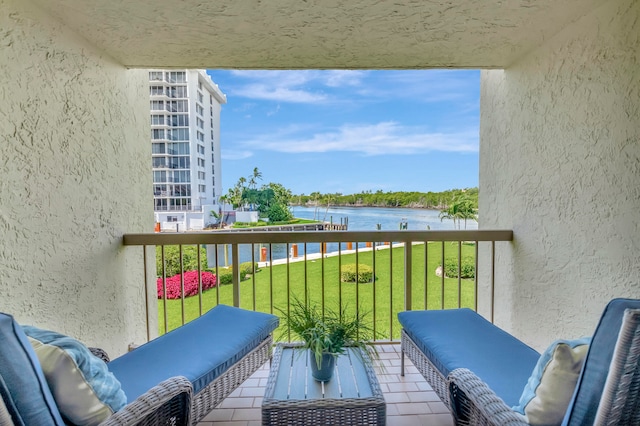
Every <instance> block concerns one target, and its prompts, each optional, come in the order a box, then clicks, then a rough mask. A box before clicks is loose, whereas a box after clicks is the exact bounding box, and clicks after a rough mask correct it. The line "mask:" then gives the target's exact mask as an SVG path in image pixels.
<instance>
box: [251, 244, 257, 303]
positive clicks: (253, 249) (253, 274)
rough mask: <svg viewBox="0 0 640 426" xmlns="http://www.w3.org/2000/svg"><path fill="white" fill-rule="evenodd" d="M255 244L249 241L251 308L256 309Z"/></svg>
mask: <svg viewBox="0 0 640 426" xmlns="http://www.w3.org/2000/svg"><path fill="white" fill-rule="evenodd" d="M255 250H256V245H255V243H251V281H252V285H253V310H254V311H255V310H256V254H255Z"/></svg>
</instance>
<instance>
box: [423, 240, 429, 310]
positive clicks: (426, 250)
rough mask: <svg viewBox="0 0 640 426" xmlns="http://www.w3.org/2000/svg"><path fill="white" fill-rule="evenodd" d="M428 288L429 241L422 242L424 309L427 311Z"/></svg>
mask: <svg viewBox="0 0 640 426" xmlns="http://www.w3.org/2000/svg"><path fill="white" fill-rule="evenodd" d="M428 288H429V241H425V242H424V309H425V310H426V309H427V300H428V295H429V294H428V291H429V290H428Z"/></svg>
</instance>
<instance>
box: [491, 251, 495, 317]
mask: <svg viewBox="0 0 640 426" xmlns="http://www.w3.org/2000/svg"><path fill="white" fill-rule="evenodd" d="M495 281H496V242H495V241H491V322H492V323H493V310H494V304H495V301H496V289H495Z"/></svg>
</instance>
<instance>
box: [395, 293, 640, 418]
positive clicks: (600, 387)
mask: <svg viewBox="0 0 640 426" xmlns="http://www.w3.org/2000/svg"><path fill="white" fill-rule="evenodd" d="M452 311H455V312H450V313H449V315H451V314H452V313H453V315H454V316H455V315H457V314H458V313H460V312H461V311H464V310H452ZM441 312H447V311H433V312H430V315H429V316H428V319H429V321H428V323H429V324H430V325H432V326H434V327H435V324H437V323H438V322H439V320H438V317H440V316H441V315H447V314H442V313H441ZM413 315H416V314H413ZM463 315H466V316H468V317H469V318H475V317H474V315H471V314H468V313H466V314H463ZM399 317H400V318H401V323H403V327H405V328H404V329H403V332H402V351H403V356H404V354H406V355H407V356H408V357H409V358H410V359H411V360H412V361H413V362H414V364H415V365H416V367H417V368H418V369H419V370H420V372H421V373H422V374H423V376H424V377H425V379H426V380H427V381H429V383H430V384H431V385H432V387H433V388H434V390H436V392H437V393H438V394H439V395H440V397H441V398H442V400H443V401H444V402H445V403H446V404H447V405H449V407H450V409H451V411H452V414H453V416H454V418H455V421H456V424H458V425H514V426H515V425H523V426H524V425H527V423H526V421H525V418H524V417H523V416H521V415H519V414H517V413H516V412H515V411H513V410H512V408H511V406H513V405H517V404H514V403H513V401H514V398H518V397H519V395H520V394H519V393H516V394H513V389H517V388H519V389H520V393H521V392H522V390H523V388H524V385H525V384H526V379H524V381H523V380H522V378H521V377H520V376H521V375H522V372H523V371H526V369H527V368H529V367H530V369H529V374H530V373H531V371H532V370H533V366H532V365H531V363H532V359H533V358H535V355H532V354H527V350H526V347H524V348H523V347H522V346H519V345H522V344H521V343H518V341H517V340H516V339H515V338H513V337H510V336H509V337H507V336H508V335H507V336H504V334H506V333H505V332H504V331H502V330H500V329H499V328H497V327H495V326H493V325H491V326H489V327H486V330H488V331H487V334H486V336H484V337H485V339H484V340H485V341H491V340H492V339H493V338H494V337H495V336H498V335H502V336H501V338H503V339H504V340H503V341H502V343H500V344H498V345H499V346H500V345H502V346H501V351H500V352H502V351H504V350H506V351H507V353H509V347H510V345H513V346H512V347H513V348H515V350H518V351H520V352H519V353H520V355H519V358H521V359H518V360H515V361H514V362H511V363H505V362H504V359H498V360H496V362H497V363H498V364H499V365H500V364H501V365H502V366H501V368H499V369H494V370H499V371H489V370H486V369H485V370H482V366H480V367H478V366H477V365H475V366H474V367H473V368H466V367H468V366H464V365H457V366H456V363H458V362H459V361H460V360H465V359H466V360H469V359H471V358H473V357H475V358H476V359H481V360H482V359H485V358H484V357H483V354H482V352H483V351H485V350H486V348H481V347H479V346H478V345H476V344H475V343H474V342H473V341H468V340H467V341H466V342H463V341H464V338H463V339H461V340H460V342H462V343H463V344H460V345H457V346H456V344H455V343H452V341H449V340H447V339H446V338H444V339H443V338H442V337H441V336H440V337H439V336H438V335H437V333H436V335H435V336H434V335H430V334H429V332H428V330H427V329H425V328H422V329H420V326H419V322H417V321H415V322H413V323H412V322H411V321H409V322H407V316H406V315H400V316H399ZM403 317H404V318H403ZM478 317H479V316H478ZM409 319H411V316H409ZM467 321H468V318H467ZM483 321H484V320H482V319H472V320H471V322H473V323H476V322H477V324H476V325H478V324H480V329H482V328H485V326H486V324H483ZM450 322H451V321H450V320H449V323H450ZM463 322H464V321H463ZM434 327H432V328H434ZM473 330H475V331H473ZM474 332H475V333H477V332H478V329H476V328H474V327H473V326H472V331H471V333H474ZM420 333H422V335H421V334H420ZM425 333H426V334H425ZM425 336H426V340H425ZM430 339H431V340H430ZM434 339H435V340H434ZM511 339H513V340H515V342H514V341H513V340H511ZM416 341H417V342H416ZM425 342H427V343H425ZM425 344H427V345H428V346H425ZM453 346H456V347H453ZM443 347H444V351H443ZM447 347H448V348H447ZM434 348H435V349H434ZM529 349H530V348H529ZM448 350H452V351H450V352H447V351H448ZM531 351H533V350H531ZM457 353H468V354H469V355H470V357H471V358H465V357H464V356H462V357H461V358H457V356H456V355H455V354H457ZM533 353H534V354H535V351H534V352H533ZM447 354H448V355H447ZM451 354H454V355H453V356H451ZM443 357H449V358H450V359H446V360H445V359H443ZM639 361H640V300H631V299H615V300H613V301H611V302H610V303H609V304H608V305H607V307H606V309H605V310H604V313H603V314H602V317H601V319H600V322H599V324H598V327H597V328H596V330H595V333H594V335H593V338H592V341H591V345H590V347H589V352H588V354H587V358H586V360H585V362H584V366H583V368H582V372H581V373H580V377H579V379H578V383H577V385H576V388H575V391H574V394H573V397H572V399H571V402H570V404H569V407H568V409H567V411H566V413H565V416H564V421H563V425H567V426H582V425H593V424H596V425H605V424H608V425H637V424H640V364H639ZM535 362H537V360H536V361H534V365H535ZM527 366H529V367H527ZM447 368H449V369H447ZM479 370H480V371H479ZM504 381H511V382H513V383H514V384H515V387H514V388H513V389H512V390H511V391H509V389H508V388H505V387H504V386H503V382H504ZM488 382H490V383H491V385H490V384H488ZM494 387H495V388H500V390H498V391H496V389H494ZM505 392H506V393H505ZM508 392H512V394H508Z"/></svg>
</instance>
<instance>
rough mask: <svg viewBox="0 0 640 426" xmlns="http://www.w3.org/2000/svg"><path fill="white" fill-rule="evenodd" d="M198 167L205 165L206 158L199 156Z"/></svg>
mask: <svg viewBox="0 0 640 426" xmlns="http://www.w3.org/2000/svg"><path fill="white" fill-rule="evenodd" d="M198 167H204V158H198Z"/></svg>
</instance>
